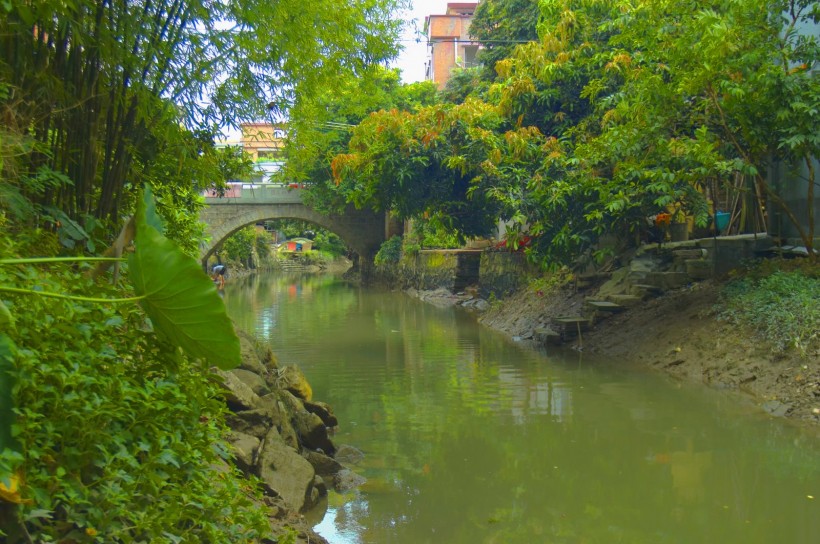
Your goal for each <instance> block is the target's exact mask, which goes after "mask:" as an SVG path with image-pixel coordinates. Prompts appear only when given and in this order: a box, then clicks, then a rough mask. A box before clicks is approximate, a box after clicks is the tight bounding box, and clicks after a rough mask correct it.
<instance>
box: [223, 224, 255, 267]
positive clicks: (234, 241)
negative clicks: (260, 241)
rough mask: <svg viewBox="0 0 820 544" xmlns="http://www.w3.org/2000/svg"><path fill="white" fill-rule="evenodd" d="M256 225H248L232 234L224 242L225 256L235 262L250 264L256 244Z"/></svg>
mask: <svg viewBox="0 0 820 544" xmlns="http://www.w3.org/2000/svg"><path fill="white" fill-rule="evenodd" d="M256 236H257V233H256V227H254V226H253V225H248V226H246V227H243V228H241V229H239V230H238V231H236V232H234V233H233V234H231V235H230V236H229V237H228V238H226V239H225V241H224V242H222V249H223V250H224V253H225V257H226V258H227V259H229V260H231V261H233V262H235V263H241V264H243V265H244V266H249V265H250V263H251V259H252V255H253V248H254V246H255V245H256Z"/></svg>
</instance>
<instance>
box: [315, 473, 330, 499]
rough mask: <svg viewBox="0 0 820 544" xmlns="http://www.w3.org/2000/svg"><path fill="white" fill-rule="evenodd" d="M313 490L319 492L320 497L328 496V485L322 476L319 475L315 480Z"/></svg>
mask: <svg viewBox="0 0 820 544" xmlns="http://www.w3.org/2000/svg"><path fill="white" fill-rule="evenodd" d="M313 489H315V490H316V491H318V492H319V496H320V497H324V496H325V495H327V485H326V484H325V481H324V480H323V479H322V477H321V476H318V475H317V476H316V477H314V478H313Z"/></svg>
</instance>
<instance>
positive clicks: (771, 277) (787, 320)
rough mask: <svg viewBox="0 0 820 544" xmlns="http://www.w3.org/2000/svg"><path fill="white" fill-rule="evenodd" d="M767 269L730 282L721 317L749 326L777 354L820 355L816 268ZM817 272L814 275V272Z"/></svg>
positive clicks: (819, 286) (819, 276)
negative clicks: (788, 352)
mask: <svg viewBox="0 0 820 544" xmlns="http://www.w3.org/2000/svg"><path fill="white" fill-rule="evenodd" d="M772 268H773V267H772V266H763V267H761V268H757V269H754V270H750V271H748V272H747V273H746V274H744V275H743V276H741V277H738V278H735V279H733V280H732V281H731V282H729V283H728V284H727V285H726V287H725V290H724V293H723V296H722V301H721V304H720V309H719V315H720V316H721V317H722V318H723V319H726V320H729V321H731V322H733V323H738V324H740V325H744V326H747V327H749V328H751V329H752V330H754V331H756V332H757V334H758V335H759V336H760V337H761V338H762V339H765V340H766V341H767V342H768V343H770V344H771V345H772V346H774V349H775V350H776V351H785V350H788V349H796V350H797V351H798V352H799V353H801V354H802V355H804V356H806V355H809V354H813V355H816V354H817V353H818V351H820V332H818V331H820V305H818V304H817V301H818V300H820V273H818V270H817V269H816V268H814V269H810V268H807V267H804V268H796V269H794V270H779V269H778V268H781V266H779V265H778V266H775V267H774V270H772ZM812 270H813V272H812Z"/></svg>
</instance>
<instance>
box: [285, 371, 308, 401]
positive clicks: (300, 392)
mask: <svg viewBox="0 0 820 544" xmlns="http://www.w3.org/2000/svg"><path fill="white" fill-rule="evenodd" d="M277 380H278V383H279V386H280V387H281V388H282V389H286V390H288V391H290V392H291V393H293V395H294V396H296V397H298V398H300V399H303V400H310V399H311V398H312V397H313V390H312V389H311V387H310V384H309V383H308V381H307V378H305V375H304V374H302V371H301V370H299V368H298V367H296V366H294V365H288V366H285V367H282V368H281V369H280V370H279V376H278V378H277Z"/></svg>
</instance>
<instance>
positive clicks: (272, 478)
mask: <svg viewBox="0 0 820 544" xmlns="http://www.w3.org/2000/svg"><path fill="white" fill-rule="evenodd" d="M256 470H257V475H258V476H259V478H260V480H262V485H263V487H264V489H265V491H266V492H267V493H269V494H273V495H277V496H279V497H281V498H282V500H284V501H285V504H287V505H288V506H289V507H290V508H292V509H294V510H296V511H300V512H301V511H303V510H305V509H307V508H309V507H310V506H311V505H312V503H311V495H312V492H313V481H314V477H315V476H316V472H315V471H314V470H313V467H312V466H311V464H310V463H308V462H307V460H306V459H305V458H304V457H302V456H301V455H299V454H298V453H296V451H295V450H294V449H293V448H291V447H289V446H288V445H287V444H285V443H284V441H283V440H282V438H281V437H280V436H279V433H278V432H277V431H276V429H271V430H270V432H269V433H268V435H267V436H266V437H265V442H264V444H263V445H262V449H261V451H260V453H259V460H258V462H257V465H256Z"/></svg>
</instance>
